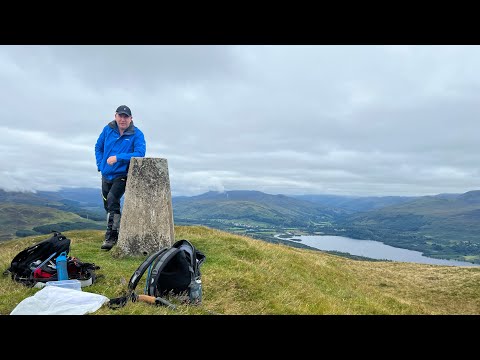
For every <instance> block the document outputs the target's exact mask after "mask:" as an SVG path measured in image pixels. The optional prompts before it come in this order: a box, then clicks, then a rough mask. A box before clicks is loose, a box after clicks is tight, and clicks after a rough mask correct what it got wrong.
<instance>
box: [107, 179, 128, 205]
mask: <svg viewBox="0 0 480 360" xmlns="http://www.w3.org/2000/svg"><path fill="white" fill-rule="evenodd" d="M126 184H127V177H126V176H124V177H119V178H116V179H113V180H112V181H110V180H107V179H105V178H104V177H103V176H102V196H103V207H104V208H105V211H106V212H107V213H111V214H120V199H121V198H122V196H123V194H125V186H126Z"/></svg>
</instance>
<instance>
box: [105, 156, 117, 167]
mask: <svg viewBox="0 0 480 360" xmlns="http://www.w3.org/2000/svg"><path fill="white" fill-rule="evenodd" d="M116 162H117V157H116V156H115V155H114V156H110V157H109V158H108V159H107V164H108V165H113V164H115V163H116Z"/></svg>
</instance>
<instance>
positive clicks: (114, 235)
mask: <svg viewBox="0 0 480 360" xmlns="http://www.w3.org/2000/svg"><path fill="white" fill-rule="evenodd" d="M105 237H106V239H105V241H104V242H103V244H102V246H101V247H100V249H102V250H107V251H108V250H110V249H111V248H112V247H114V246H115V245H116V243H117V241H118V231H116V230H112V231H111V232H109V234H108V237H107V235H105Z"/></svg>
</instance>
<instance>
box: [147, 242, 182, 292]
mask: <svg viewBox="0 0 480 360" xmlns="http://www.w3.org/2000/svg"><path fill="white" fill-rule="evenodd" d="M179 251H180V249H178V248H176V247H171V248H170V249H168V250H167V251H166V252H165V253H163V254H162V255H161V256H159V257H158V258H157V260H156V262H155V264H154V265H153V268H152V272H151V274H150V278H149V279H148V291H147V293H148V295H150V296H156V288H157V282H158V278H159V277H160V274H161V272H162V270H163V268H164V267H165V265H166V264H168V262H169V261H170V259H171V258H173V257H174V256H175V255H177V253H178V252H179Z"/></svg>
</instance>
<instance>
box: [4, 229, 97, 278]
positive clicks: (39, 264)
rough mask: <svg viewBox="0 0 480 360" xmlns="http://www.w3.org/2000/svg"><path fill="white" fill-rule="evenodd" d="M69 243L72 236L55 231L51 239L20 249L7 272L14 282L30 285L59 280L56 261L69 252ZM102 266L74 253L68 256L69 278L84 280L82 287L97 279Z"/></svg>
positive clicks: (5, 273)
mask: <svg viewBox="0 0 480 360" xmlns="http://www.w3.org/2000/svg"><path fill="white" fill-rule="evenodd" d="M70 243H71V240H70V239H69V238H67V237H66V236H65V235H63V234H61V233H60V232H56V231H55V232H53V235H52V236H51V237H50V238H48V239H45V240H43V241H40V242H39V243H36V244H33V245H31V246H29V247H27V248H25V249H23V250H22V251H20V252H19V253H18V254H17V255H16V256H15V257H14V258H13V260H12V262H11V263H10V267H9V268H8V269H7V270H5V272H4V275H8V274H11V277H12V279H13V280H14V281H17V282H20V283H22V284H24V285H26V286H29V287H33V286H35V285H36V284H37V283H46V282H47V281H56V280H58V278H57V270H56V264H55V261H56V259H57V257H58V256H59V255H60V254H61V253H62V252H65V253H66V254H68V253H69V252H70ZM99 268H100V267H99V266H96V265H95V264H93V263H84V262H82V261H80V260H79V259H78V258H75V257H72V256H69V257H68V258H67V269H68V275H69V279H78V280H80V281H82V286H88V285H91V284H92V283H93V282H94V281H95V270H97V269H99ZM40 285H41V284H40Z"/></svg>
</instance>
